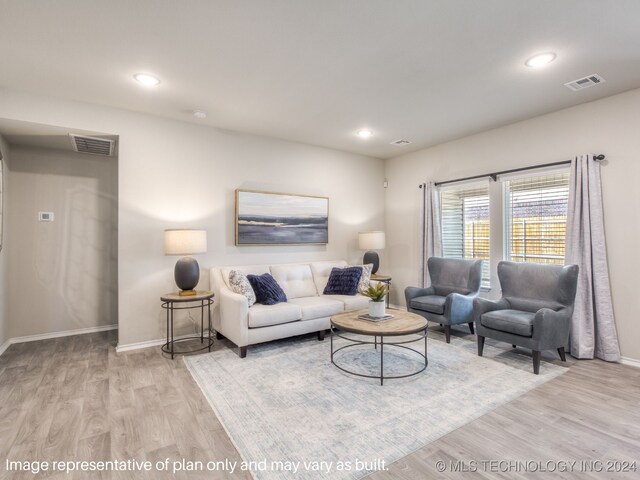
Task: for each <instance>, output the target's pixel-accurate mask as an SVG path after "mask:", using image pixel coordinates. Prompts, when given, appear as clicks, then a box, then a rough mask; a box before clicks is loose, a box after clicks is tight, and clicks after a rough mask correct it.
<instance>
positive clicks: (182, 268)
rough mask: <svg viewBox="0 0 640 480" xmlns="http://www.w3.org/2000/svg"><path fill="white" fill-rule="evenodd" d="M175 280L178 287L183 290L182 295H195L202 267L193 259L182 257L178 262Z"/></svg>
mask: <svg viewBox="0 0 640 480" xmlns="http://www.w3.org/2000/svg"><path fill="white" fill-rule="evenodd" d="M174 278H175V280H176V285H177V286H178V288H179V289H180V290H181V292H180V295H195V294H196V292H195V291H194V290H195V288H196V285H198V282H199V281H200V265H198V262H197V261H196V259H195V258H193V257H182V258H181V259H180V260H178V261H177V262H176V268H175V270H174ZM184 292H187V293H184ZM188 292H193V293H188Z"/></svg>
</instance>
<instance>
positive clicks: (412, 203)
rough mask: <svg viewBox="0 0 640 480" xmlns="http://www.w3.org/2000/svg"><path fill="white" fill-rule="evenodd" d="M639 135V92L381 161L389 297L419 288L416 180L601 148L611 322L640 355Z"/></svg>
mask: <svg viewBox="0 0 640 480" xmlns="http://www.w3.org/2000/svg"><path fill="white" fill-rule="evenodd" d="M638 132H640V89H637V90H632V91H629V92H626V93H623V94H620V95H615V96H612V97H608V98H605V99H602V100H598V101H595V102H591V103H586V104H583V105H579V106H576V107H572V108H568V109H565V110H561V111H558V112H555V113H551V114H548V115H543V116H540V117H536V118H533V119H530V120H526V121H523V122H518V123H514V124H511V125H507V126H505V127H501V128H497V129H494V130H490V131H487V132H483V133H480V134H477V135H473V136H470V137H466V138H462V139H459V140H455V141H452V142H448V143H444V144H441V145H437V146H435V147H431V148H427V149H424V150H420V151H418V152H415V153H411V154H407V155H404V156H401V157H397V158H393V159H390V160H387V162H386V177H387V179H388V181H389V188H388V189H387V192H386V203H385V207H386V226H385V228H386V231H387V242H388V243H387V249H386V250H385V252H384V255H385V256H386V257H387V259H386V261H387V262H388V264H389V265H391V270H390V271H391V274H392V275H393V277H394V278H393V282H394V285H395V287H396V288H395V293H394V296H393V298H392V302H393V303H397V304H402V305H404V303H405V302H404V296H403V292H404V288H405V287H407V286H410V285H418V275H419V265H418V261H419V258H420V247H419V243H420V242H419V229H420V199H421V193H420V192H421V191H420V189H419V188H418V184H419V183H421V182H423V181H444V180H450V179H454V178H459V177H466V176H471V175H479V174H484V173H487V172H492V171H499V170H506V169H510V168H517V167H527V166H531V165H536V164H542V163H549V162H555V161H561V160H566V159H570V158H573V157H574V156H575V155H577V154H580V153H604V154H605V155H606V156H607V162H606V163H607V164H606V166H603V168H602V189H603V197H604V216H605V228H606V234H607V256H608V259H609V271H610V276H611V290H612V294H613V304H614V305H613V306H614V312H615V317H616V325H617V328H618V336H619V340H620V347H621V351H622V355H623V356H624V357H627V358H629V359H635V360H640V342H639V341H638V339H640V322H638V312H640V296H639V295H638V294H637V272H638V271H640V257H638V255H637V243H638V238H640V216H639V213H638V212H640V189H639V188H638V185H640V135H639V134H638ZM494 289H499V287H498V286H497V285H494ZM498 293H499V292H497V291H494V292H492V294H494V295H495V294H498ZM494 295H493V296H494Z"/></svg>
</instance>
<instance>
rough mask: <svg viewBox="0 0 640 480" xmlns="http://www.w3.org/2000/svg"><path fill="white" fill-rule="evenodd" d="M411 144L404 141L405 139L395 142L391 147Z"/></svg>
mask: <svg viewBox="0 0 640 480" xmlns="http://www.w3.org/2000/svg"><path fill="white" fill-rule="evenodd" d="M410 143H411V142H410V141H409V140H404V139H402V138H401V139H400V140H394V141H393V142H391V143H390V145H395V146H396V147H402V146H404V145H409V144H410Z"/></svg>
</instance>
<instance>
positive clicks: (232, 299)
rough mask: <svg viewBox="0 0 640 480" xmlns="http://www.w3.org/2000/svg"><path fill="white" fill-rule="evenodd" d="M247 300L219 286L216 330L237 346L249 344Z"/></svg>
mask: <svg viewBox="0 0 640 480" xmlns="http://www.w3.org/2000/svg"><path fill="white" fill-rule="evenodd" d="M248 316H249V302H248V301H247V297H245V296H244V295H240V294H239V293H235V292H232V291H231V290H229V289H228V288H226V287H222V288H220V325H219V326H217V328H216V329H217V330H218V331H219V332H220V333H221V334H222V335H224V336H225V337H227V338H228V339H229V340H231V341H232V342H233V343H235V344H236V345H237V346H239V347H244V346H246V345H248V344H249V335H248V329H249V318H248Z"/></svg>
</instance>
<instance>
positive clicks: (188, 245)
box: [164, 230, 207, 255]
mask: <svg viewBox="0 0 640 480" xmlns="http://www.w3.org/2000/svg"><path fill="white" fill-rule="evenodd" d="M196 253H207V231H206V230H165V231H164V254H165V255H194V254H196Z"/></svg>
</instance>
